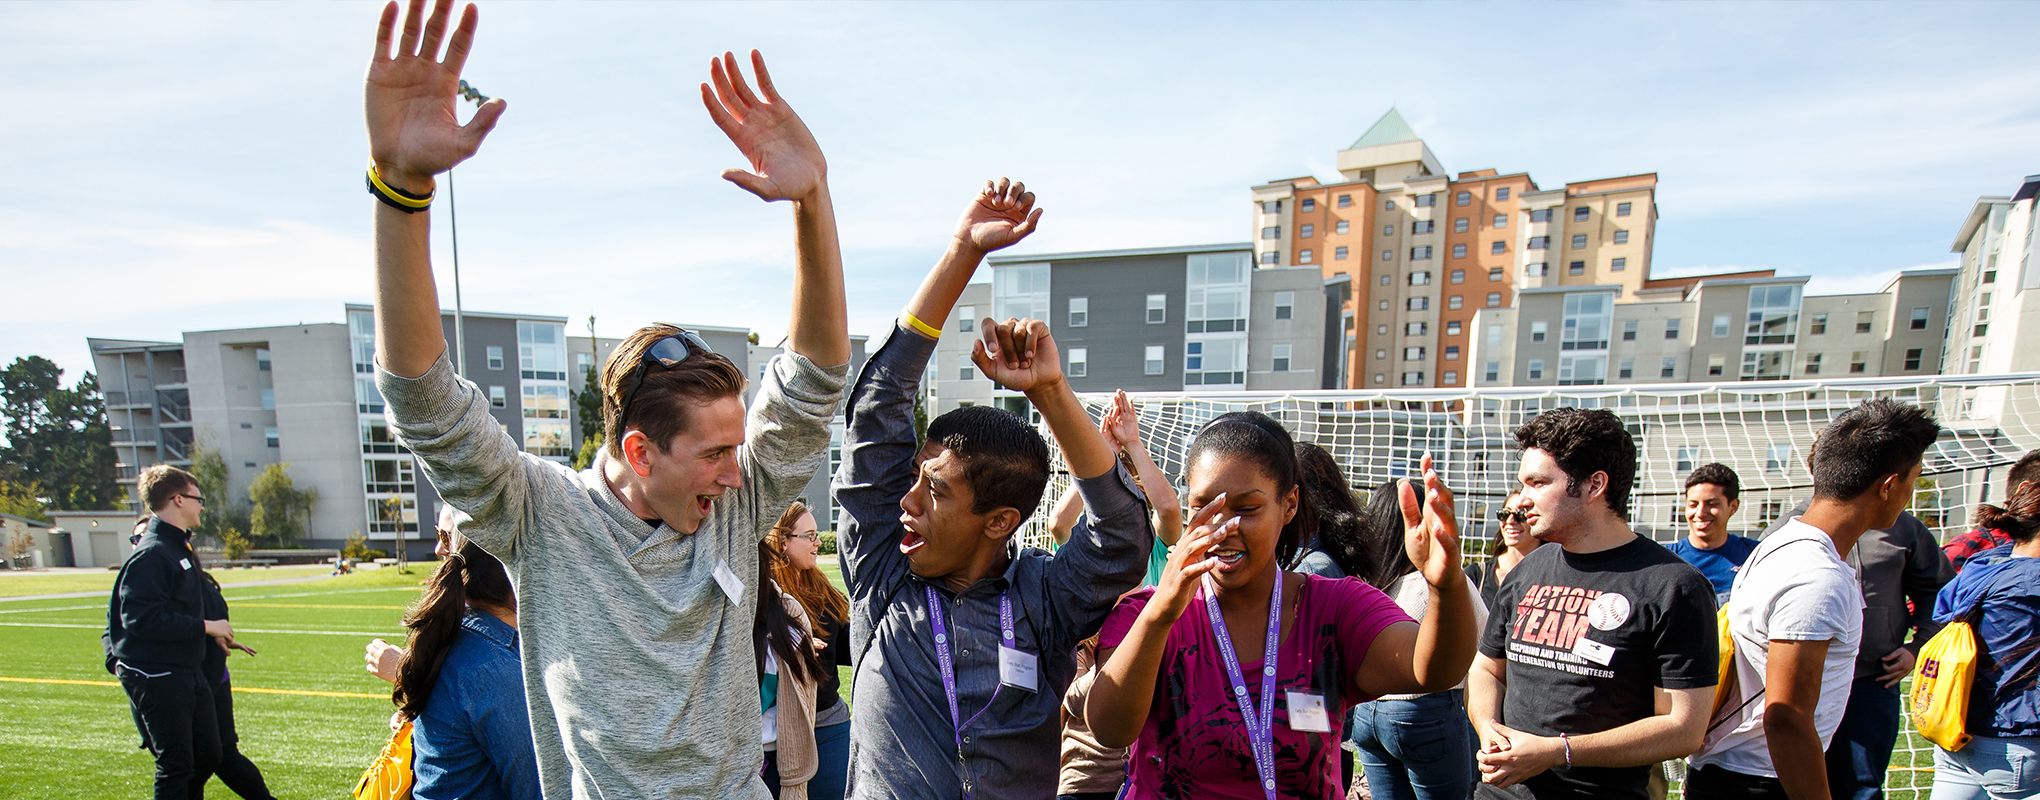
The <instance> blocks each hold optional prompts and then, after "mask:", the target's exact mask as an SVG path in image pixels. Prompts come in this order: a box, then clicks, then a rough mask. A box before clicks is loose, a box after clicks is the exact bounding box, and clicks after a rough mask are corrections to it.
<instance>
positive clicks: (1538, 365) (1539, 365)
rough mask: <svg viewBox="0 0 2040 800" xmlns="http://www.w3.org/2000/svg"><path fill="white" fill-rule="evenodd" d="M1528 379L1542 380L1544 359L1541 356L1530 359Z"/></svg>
mask: <svg viewBox="0 0 2040 800" xmlns="http://www.w3.org/2000/svg"><path fill="white" fill-rule="evenodd" d="M1530 380H1533V381H1541V380H1544V359H1541V358H1533V359H1530Z"/></svg>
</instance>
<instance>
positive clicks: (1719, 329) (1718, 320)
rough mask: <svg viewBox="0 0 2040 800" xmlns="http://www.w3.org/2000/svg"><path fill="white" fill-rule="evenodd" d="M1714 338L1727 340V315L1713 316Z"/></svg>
mask: <svg viewBox="0 0 2040 800" xmlns="http://www.w3.org/2000/svg"><path fill="white" fill-rule="evenodd" d="M1714 338H1716V339H1726V338H1728V315H1727V314H1716V315H1714Z"/></svg>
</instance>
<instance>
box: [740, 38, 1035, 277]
mask: <svg viewBox="0 0 2040 800" xmlns="http://www.w3.org/2000/svg"><path fill="white" fill-rule="evenodd" d="M751 68H752V69H753V70H755V71H756V72H757V73H758V91H756V92H753V91H751V86H750V84H748V83H746V82H745V81H744V73H743V72H742V71H741V70H739V69H737V56H736V54H735V53H729V52H725V53H723V55H722V58H719V59H714V60H712V61H710V62H708V77H709V80H710V81H712V82H713V83H714V84H715V86H714V88H710V86H709V84H706V83H704V84H702V85H701V103H702V105H705V106H707V107H708V117H709V119H712V120H715V126H716V127H718V128H721V129H722V132H723V134H724V135H726V136H728V137H730V142H731V143H732V144H735V145H736V146H737V149H738V150H739V151H742V152H743V154H744V158H746V159H749V160H750V162H751V171H749V172H745V171H744V170H741V169H726V170H723V173H722V176H723V180H726V181H729V182H730V183H734V184H736V185H737V186H739V187H742V188H743V189H744V191H747V192H750V193H752V194H755V195H757V196H758V197H759V199H761V200H768V201H770V200H795V201H802V200H810V199H813V198H814V197H815V196H816V195H817V194H818V193H820V192H822V191H823V190H824V189H825V188H826V187H827V184H828V175H829V164H828V162H827V161H826V160H824V159H823V158H822V146H821V145H819V144H816V143H815V136H814V134H812V133H809V132H808V128H807V123H804V122H801V121H800V115H798V114H795V113H793V108H792V107H790V106H788V105H787V104H786V99H785V98H782V97H780V96H779V90H778V89H776V88H774V87H773V85H772V73H770V72H767V71H766V70H765V56H763V55H760V54H759V53H758V51H756V50H752V51H751ZM761 95H762V96H761ZM1016 241H1017V240H1016Z"/></svg>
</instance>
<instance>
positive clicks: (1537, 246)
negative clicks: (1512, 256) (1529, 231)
mask: <svg viewBox="0 0 2040 800" xmlns="http://www.w3.org/2000/svg"><path fill="white" fill-rule="evenodd" d="M1524 247H1526V248H1529V249H1531V250H1549V249H1551V237H1549V236H1532V237H1530V243H1529V244H1526V245H1524Z"/></svg>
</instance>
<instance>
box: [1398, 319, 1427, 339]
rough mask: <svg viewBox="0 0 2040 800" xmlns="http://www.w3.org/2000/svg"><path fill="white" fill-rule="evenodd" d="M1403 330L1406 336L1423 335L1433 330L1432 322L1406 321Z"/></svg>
mask: <svg viewBox="0 0 2040 800" xmlns="http://www.w3.org/2000/svg"><path fill="white" fill-rule="evenodd" d="M1402 332H1403V335H1404V336H1423V335H1425V334H1428V333H1430V332H1431V323H1428V322H1405V323H1403V326H1402Z"/></svg>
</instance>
